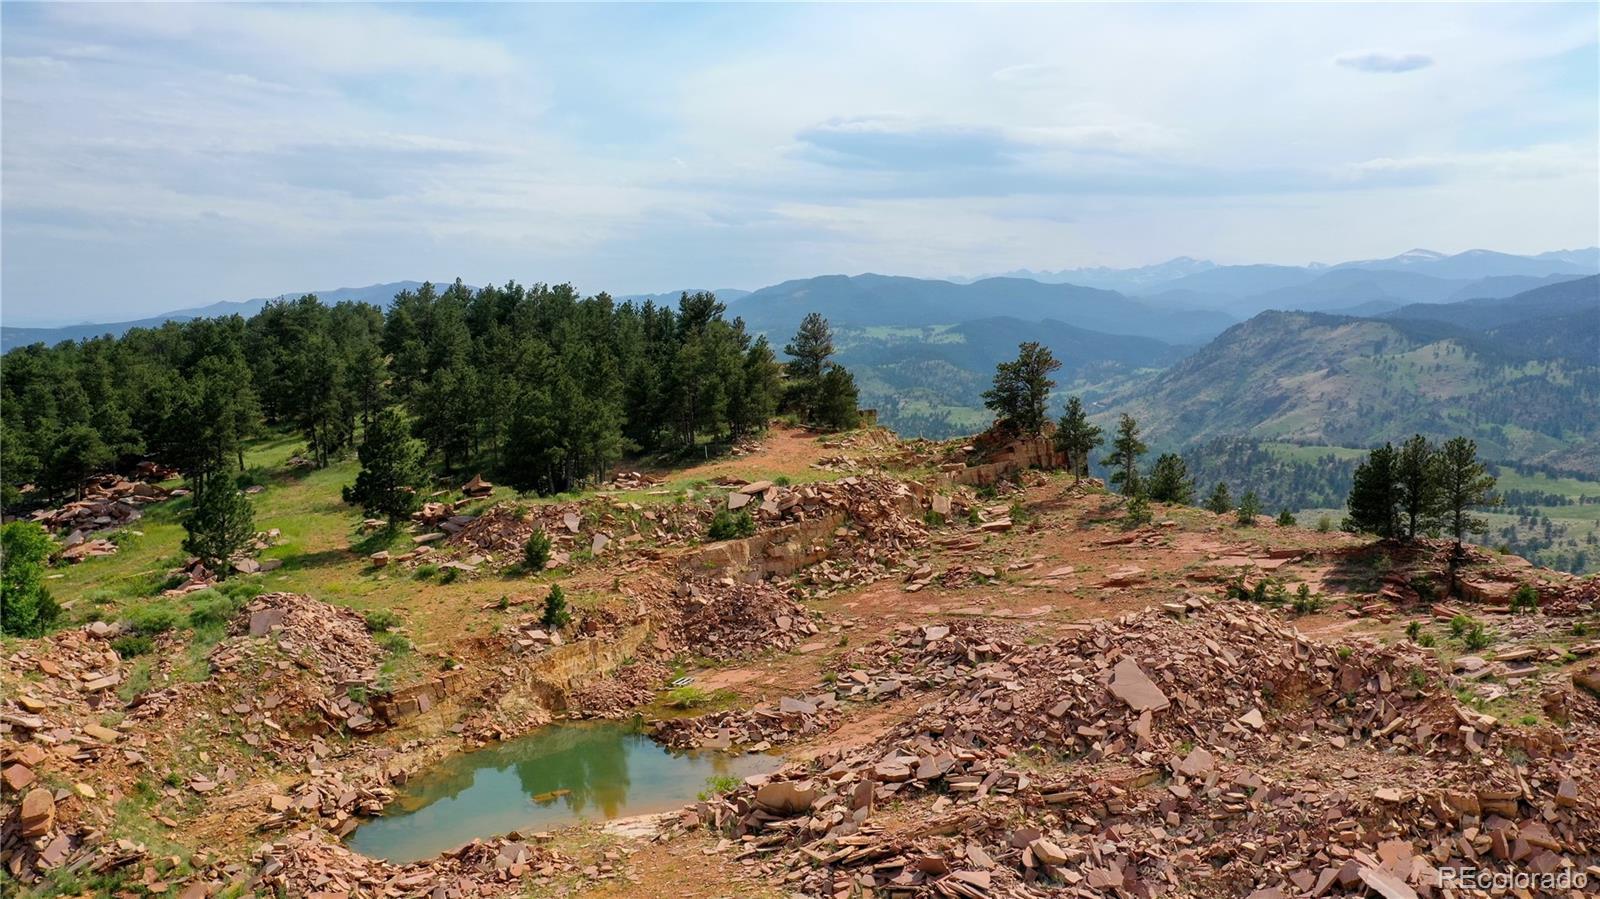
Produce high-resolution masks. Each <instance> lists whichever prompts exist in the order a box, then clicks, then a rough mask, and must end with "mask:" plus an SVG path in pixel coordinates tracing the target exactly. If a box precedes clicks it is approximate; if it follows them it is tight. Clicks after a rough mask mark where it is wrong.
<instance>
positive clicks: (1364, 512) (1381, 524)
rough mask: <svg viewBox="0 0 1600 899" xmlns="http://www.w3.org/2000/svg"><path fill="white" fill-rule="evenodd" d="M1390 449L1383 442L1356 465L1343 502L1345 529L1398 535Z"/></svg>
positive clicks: (1397, 488) (1394, 469)
mask: <svg viewBox="0 0 1600 899" xmlns="http://www.w3.org/2000/svg"><path fill="white" fill-rule="evenodd" d="M1396 456H1397V454H1396V453H1395V449H1394V446H1393V445H1391V444H1388V443H1385V444H1384V445H1383V446H1380V447H1378V448H1377V449H1375V450H1373V451H1372V452H1371V453H1370V454H1368V456H1367V458H1366V460H1365V461H1363V462H1362V463H1361V464H1360V465H1357V466H1356V470H1355V474H1354V476H1353V477H1352V479H1351V482H1350V498H1349V500H1348V501H1347V502H1346V505H1347V507H1348V508H1349V510H1350V514H1349V515H1348V516H1347V517H1346V518H1345V527H1346V529H1348V530H1352V531H1359V532H1363V533H1368V534H1376V535H1377V536H1378V537H1381V538H1383V539H1386V540H1387V539H1391V538H1393V537H1397V536H1399V534H1400V516H1399V511H1398V510H1399V507H1400V481H1399V472H1398V465H1397V459H1396Z"/></svg>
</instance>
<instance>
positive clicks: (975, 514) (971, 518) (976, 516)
mask: <svg viewBox="0 0 1600 899" xmlns="http://www.w3.org/2000/svg"><path fill="white" fill-rule="evenodd" d="M967 524H970V525H972V526H973V527H977V526H978V525H980V524H983V515H982V513H980V512H979V511H978V510H977V509H975V508H974V509H968V510H967Z"/></svg>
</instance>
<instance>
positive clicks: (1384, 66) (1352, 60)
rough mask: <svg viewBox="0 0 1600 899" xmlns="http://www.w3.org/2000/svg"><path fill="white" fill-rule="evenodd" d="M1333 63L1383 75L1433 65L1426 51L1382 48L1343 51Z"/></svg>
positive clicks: (1412, 70) (1411, 70) (1431, 58)
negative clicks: (1350, 51)
mask: <svg viewBox="0 0 1600 899" xmlns="http://www.w3.org/2000/svg"><path fill="white" fill-rule="evenodd" d="M1333 62H1334V64H1335V65H1341V66H1344V67H1345V68H1347V69H1355V70H1357V71H1360V72H1373V73H1377V74H1383V75H1396V74H1399V73H1401V72H1414V71H1416V70H1417V69H1425V68H1427V67H1428V66H1431V65H1433V57H1432V56H1429V55H1428V54H1426V53H1389V52H1386V51H1383V50H1368V51H1365V52H1362V53H1345V54H1343V55H1341V56H1337V57H1335V58H1334V60H1333Z"/></svg>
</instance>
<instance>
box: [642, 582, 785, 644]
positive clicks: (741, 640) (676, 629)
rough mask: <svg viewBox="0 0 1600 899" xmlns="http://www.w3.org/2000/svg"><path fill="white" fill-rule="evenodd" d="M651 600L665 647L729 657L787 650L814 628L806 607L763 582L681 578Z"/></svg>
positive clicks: (652, 610) (659, 642)
mask: <svg viewBox="0 0 1600 899" xmlns="http://www.w3.org/2000/svg"><path fill="white" fill-rule="evenodd" d="M650 605H651V615H652V617H653V618H654V620H655V624H656V628H657V632H658V635H659V639H658V642H657V646H656V648H657V649H658V650H660V651H663V652H671V651H673V650H676V649H688V650H692V651H693V652H695V653H698V654H701V655H704V656H707V657H708V658H713V659H731V658H738V657H741V656H748V655H753V654H755V653H759V652H765V651H768V650H779V651H781V650H785V649H790V648H792V647H794V646H795V645H797V644H798V643H800V642H801V641H802V640H803V639H805V638H808V637H810V636H812V635H814V634H816V633H817V626H816V625H815V624H814V623H812V621H811V620H810V617H809V613H808V612H807V611H806V609H805V607H804V606H802V605H800V604H799V603H798V602H795V601H794V600H793V599H791V598H790V597H789V595H788V594H787V593H785V592H784V591H782V590H780V589H778V588H777V587H775V586H773V585H772V584H769V583H766V582H758V583H754V584H748V583H741V582H738V581H735V580H733V579H732V578H718V579H715V580H705V579H685V580H683V581H680V582H679V583H678V584H677V586H676V588H675V589H673V590H671V591H670V592H666V593H665V595H658V596H656V597H654V598H653V599H652V600H650Z"/></svg>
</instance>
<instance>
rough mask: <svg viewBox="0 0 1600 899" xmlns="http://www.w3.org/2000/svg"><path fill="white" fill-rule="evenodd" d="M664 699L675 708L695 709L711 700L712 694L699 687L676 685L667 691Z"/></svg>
mask: <svg viewBox="0 0 1600 899" xmlns="http://www.w3.org/2000/svg"><path fill="white" fill-rule="evenodd" d="M664 701H665V702H666V704H667V705H669V706H671V707H673V708H675V709H685V710H687V709H694V708H699V707H700V706H703V705H706V704H707V703H709V702H711V694H710V693H707V692H706V691H705V690H702V689H700V688H699V687H692V686H686V687H674V688H672V689H671V690H668V691H667V695H666V697H665V699H664Z"/></svg>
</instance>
